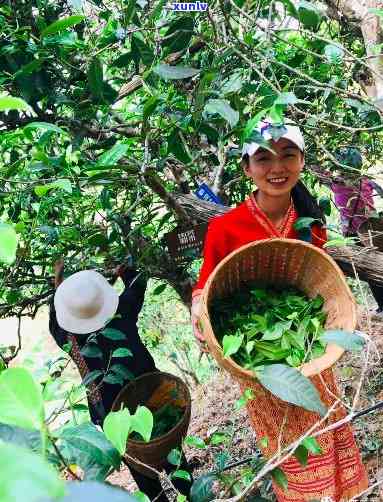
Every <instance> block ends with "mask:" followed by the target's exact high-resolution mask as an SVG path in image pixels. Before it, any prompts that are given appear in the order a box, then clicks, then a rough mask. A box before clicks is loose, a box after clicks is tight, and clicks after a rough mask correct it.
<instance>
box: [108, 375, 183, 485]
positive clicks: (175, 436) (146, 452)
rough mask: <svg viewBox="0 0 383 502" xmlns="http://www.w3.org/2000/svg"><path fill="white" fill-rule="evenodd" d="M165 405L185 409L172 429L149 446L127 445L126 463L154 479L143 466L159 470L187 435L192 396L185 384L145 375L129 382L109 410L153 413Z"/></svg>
mask: <svg viewBox="0 0 383 502" xmlns="http://www.w3.org/2000/svg"><path fill="white" fill-rule="evenodd" d="M167 403H172V404H174V405H177V406H180V407H181V408H184V409H185V412H184V414H183V416H182V418H181V420H180V421H179V422H178V423H177V424H176V426H175V427H173V429H171V430H170V431H169V432H167V433H166V434H164V435H162V436H160V437H158V438H155V439H153V440H152V441H149V442H148V443H145V442H144V441H136V440H133V439H128V441H127V443H126V454H127V455H128V456H126V457H125V459H126V462H127V463H128V464H129V465H130V466H132V467H133V468H134V469H135V470H136V471H138V472H140V473H141V474H144V475H145V476H147V477H149V478H153V479H155V478H156V475H155V473H154V472H153V471H152V470H151V469H148V468H147V467H145V465H148V466H150V467H153V468H154V469H156V470H158V471H161V470H162V469H163V467H164V466H165V465H166V464H167V463H168V461H167V456H168V454H169V453H170V451H171V450H172V449H173V448H177V447H179V446H180V445H181V443H182V440H183V438H184V437H185V436H186V434H187V430H188V427H189V423H190V414H191V397H190V392H189V389H188V387H187V385H186V384H185V383H184V382H183V381H182V380H181V379H180V378H178V377H177V376H175V375H171V374H170V373H163V372H160V371H156V372H154V373H146V374H145V375H141V376H140V377H138V378H136V379H135V380H132V381H131V382H130V383H128V384H127V385H126V386H125V387H124V388H123V389H122V390H121V391H120V393H119V394H118V396H117V397H116V399H115V401H114V403H113V406H112V411H118V410H120V409H121V406H122V407H124V408H128V409H129V411H130V412H131V413H134V412H135V411H136V409H137V406H139V405H144V406H146V407H148V408H149V409H151V410H152V411H153V410H156V409H158V408H160V407H161V406H163V405H164V404H167ZM143 464H145V465H143Z"/></svg>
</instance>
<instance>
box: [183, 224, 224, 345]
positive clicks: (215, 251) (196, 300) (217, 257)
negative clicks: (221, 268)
mask: <svg viewBox="0 0 383 502" xmlns="http://www.w3.org/2000/svg"><path fill="white" fill-rule="evenodd" d="M222 236H223V234H222V230H221V231H219V229H218V228H217V225H216V223H215V221H214V220H212V221H211V222H210V223H209V227H208V230H207V233H206V238H205V243H204V248H203V263H202V267H201V270H200V273H199V278H198V281H197V283H196V284H195V286H194V288H193V293H192V306H191V321H192V327H193V333H194V336H195V337H196V338H197V339H198V340H199V341H201V342H203V341H204V340H205V337H204V336H203V333H202V331H201V329H200V326H199V318H200V314H201V294H202V290H203V287H204V286H205V283H206V281H207V279H208V278H209V275H210V274H211V273H212V271H213V270H214V269H215V267H216V266H217V265H218V263H219V262H220V261H221V260H222V259H223V258H224V257H225V256H226V254H227V252H226V249H225V246H224V241H223V238H222Z"/></svg>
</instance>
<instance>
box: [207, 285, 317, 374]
mask: <svg viewBox="0 0 383 502" xmlns="http://www.w3.org/2000/svg"><path fill="white" fill-rule="evenodd" d="M322 307H323V298H322V297H321V296H319V295H318V296H316V297H315V298H313V299H310V298H309V297H308V296H306V295H305V294H303V293H302V292H300V291H298V290H297V289H294V288H289V289H283V290H278V289H273V288H267V289H261V288H259V287H256V285H252V284H251V283H249V284H247V286H245V287H244V288H242V289H241V291H239V292H238V293H236V294H232V295H231V296H230V297H226V298H220V299H215V300H214V301H213V302H212V304H211V305H210V307H209V311H210V319H211V323H212V328H213V331H214V334H215V336H216V338H217V340H218V341H219V342H220V343H221V346H222V348H223V353H224V356H225V357H229V356H230V357H232V358H233V360H234V361H235V362H237V363H238V364H239V365H240V366H242V367H243V368H246V369H256V368H258V367H260V366H266V365H270V364H273V363H280V364H287V365H289V366H292V367H298V366H300V365H301V364H303V363H305V362H307V361H310V360H311V359H313V358H316V357H319V356H321V355H322V354H324V352H325V347H326V344H327V342H325V341H324V340H321V335H323V333H324V325H325V322H326V314H325V313H324V312H323V310H322Z"/></svg>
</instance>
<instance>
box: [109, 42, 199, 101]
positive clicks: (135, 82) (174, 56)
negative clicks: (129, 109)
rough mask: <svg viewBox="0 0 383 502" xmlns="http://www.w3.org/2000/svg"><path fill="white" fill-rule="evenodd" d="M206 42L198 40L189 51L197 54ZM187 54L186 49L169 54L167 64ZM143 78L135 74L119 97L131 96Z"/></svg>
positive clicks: (140, 84) (122, 88) (122, 89)
mask: <svg viewBox="0 0 383 502" xmlns="http://www.w3.org/2000/svg"><path fill="white" fill-rule="evenodd" d="M204 45H205V44H204V42H201V41H200V42H196V43H195V44H194V45H192V46H191V47H190V49H189V53H190V54H191V55H193V54H195V53H196V52H198V51H199V50H200V49H202V47H204ZM184 54H185V51H180V52H175V53H174V54H170V56H168V57H167V58H166V59H165V63H167V64H172V63H176V62H177V61H179V60H180V59H181V58H182V56H183V55H184ZM142 82H143V80H142V78H141V76H140V75H134V77H133V78H132V80H131V81H130V82H128V83H127V84H124V85H123V86H122V87H121V89H120V92H119V93H118V99H122V98H125V97H126V96H129V94H132V93H133V92H134V91H136V90H137V89H139V88H140V87H142Z"/></svg>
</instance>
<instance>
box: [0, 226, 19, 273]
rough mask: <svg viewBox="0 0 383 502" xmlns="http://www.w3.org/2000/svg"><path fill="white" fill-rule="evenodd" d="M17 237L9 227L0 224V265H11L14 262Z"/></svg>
mask: <svg viewBox="0 0 383 502" xmlns="http://www.w3.org/2000/svg"><path fill="white" fill-rule="evenodd" d="M18 240H19V239H18V236H17V233H16V231H15V230H14V228H13V227H12V226H11V225H8V224H6V223H1V222H0V264H1V263H5V264H6V265H12V263H13V262H14V261H15V260H16V250H17V244H18Z"/></svg>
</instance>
